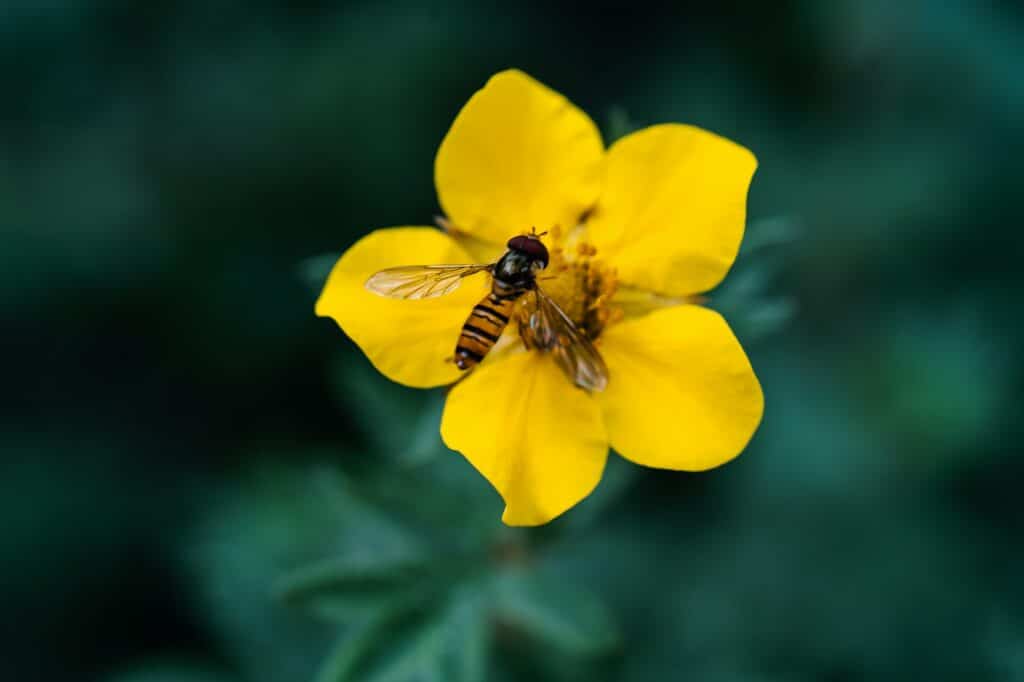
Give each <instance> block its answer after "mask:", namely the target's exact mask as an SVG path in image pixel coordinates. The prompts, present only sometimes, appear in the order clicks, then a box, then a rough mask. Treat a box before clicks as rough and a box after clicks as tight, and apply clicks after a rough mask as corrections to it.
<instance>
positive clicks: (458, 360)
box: [455, 282, 525, 369]
mask: <svg viewBox="0 0 1024 682" xmlns="http://www.w3.org/2000/svg"><path fill="white" fill-rule="evenodd" d="M497 284H498V283H497V282H495V285H497ZM499 291H500V292H501V293H498V292H499ZM523 293H525V290H520V289H513V288H511V287H501V286H495V287H494V290H493V291H492V292H491V293H490V294H488V295H487V296H485V297H484V298H483V299H482V300H481V301H480V302H479V303H477V304H476V305H475V306H473V311H472V312H471V313H470V314H469V317H468V318H467V319H466V323H465V324H464V325H462V332H461V333H460V334H459V342H458V344H457V345H456V346H455V366H456V367H458V368H459V369H470V368H471V367H474V366H476V365H478V364H480V362H481V361H482V360H483V359H484V356H486V355H487V353H488V351H490V350H491V348H493V347H494V344H495V343H497V342H498V339H499V338H500V337H501V333H502V332H503V331H504V330H505V327H506V326H507V325H508V321H509V319H510V318H511V317H512V312H513V309H514V306H515V302H516V299H518V298H519V297H520V296H522V295H523Z"/></svg>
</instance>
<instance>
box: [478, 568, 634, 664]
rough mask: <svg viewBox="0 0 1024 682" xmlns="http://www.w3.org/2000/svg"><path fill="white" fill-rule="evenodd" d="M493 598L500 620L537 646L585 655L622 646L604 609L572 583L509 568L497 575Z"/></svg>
mask: <svg viewBox="0 0 1024 682" xmlns="http://www.w3.org/2000/svg"><path fill="white" fill-rule="evenodd" d="M494 601H495V614H496V617H497V618H498V619H499V622H500V623H501V624H502V625H504V626H508V627H510V628H513V629H514V630H517V631H519V632H521V633H522V634H523V635H525V636H527V637H528V638H529V639H530V640H532V641H533V642H535V644H536V647H535V648H539V649H540V650H544V651H549V652H554V651H557V652H559V653H561V654H563V655H567V656H570V657H578V658H589V657H595V656H600V655H603V654H607V653H610V652H612V651H614V650H615V649H617V648H618V647H619V645H620V641H621V637H620V633H619V630H618V627H617V626H616V624H615V622H614V621H613V619H612V617H611V614H610V613H609V612H608V609H607V608H606V607H605V605H604V604H603V603H602V602H601V601H600V600H599V599H597V598H596V597H595V596H593V595H592V594H590V593H589V592H587V591H586V590H584V589H582V588H580V587H578V586H576V585H571V584H567V583H564V582H561V581H556V580H552V579H549V578H547V577H545V576H542V575H540V574H536V573H525V572H522V571H510V572H506V573H503V574H501V575H500V576H498V577H496V579H495V581H494Z"/></svg>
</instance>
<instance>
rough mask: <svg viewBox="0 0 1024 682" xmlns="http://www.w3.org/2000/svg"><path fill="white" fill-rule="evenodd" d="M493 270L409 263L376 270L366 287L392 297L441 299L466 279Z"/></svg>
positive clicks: (476, 266)
mask: <svg viewBox="0 0 1024 682" xmlns="http://www.w3.org/2000/svg"><path fill="white" fill-rule="evenodd" d="M490 269H491V266H490V265H407V266H403V267H398V268H388V269H387V270H381V271H380V272H376V273H374V274H372V275H370V278H369V279H367V280H366V284H365V286H366V288H367V289H369V290H370V291H372V292H373V293H375V294H377V295H379V296H387V297H389V298H403V299H409V300H418V299H421V298H437V297H438V296H444V295H445V294H450V293H452V292H453V291H455V290H456V289H458V288H459V285H460V284H462V280H463V279H464V278H466V277H469V276H470V275H475V274H476V273H478V272H482V271H484V270H490Z"/></svg>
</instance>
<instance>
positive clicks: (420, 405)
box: [331, 355, 445, 465]
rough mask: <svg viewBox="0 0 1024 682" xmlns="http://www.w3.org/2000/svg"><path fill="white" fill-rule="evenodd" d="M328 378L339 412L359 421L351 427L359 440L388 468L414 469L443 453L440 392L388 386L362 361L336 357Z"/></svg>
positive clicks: (391, 384)
mask: <svg viewBox="0 0 1024 682" xmlns="http://www.w3.org/2000/svg"><path fill="white" fill-rule="evenodd" d="M331 375H332V377H331V378H332V384H333V386H334V389H335V392H336V394H337V397H338V399H339V401H340V402H341V403H342V407H343V408H344V409H345V410H346V411H348V412H350V413H352V414H358V415H359V421H358V422H357V424H356V426H357V427H358V428H359V430H360V432H361V433H362V435H363V436H364V437H365V438H366V440H367V441H368V442H369V444H371V445H372V446H373V447H374V448H375V449H377V450H380V451H381V452H383V453H384V454H386V455H387V456H388V457H389V458H390V459H391V460H392V461H393V462H397V463H400V464H402V465H415V464H418V463H420V462H423V461H426V460H429V459H430V458H431V457H433V456H435V455H436V454H438V453H439V452H442V451H444V449H445V448H444V446H443V445H442V443H441V435H440V422H441V409H442V406H443V404H444V398H443V394H442V393H441V392H440V391H422V390H417V389H411V388H408V387H405V386H401V385H399V384H396V383H393V382H391V381H389V380H388V379H387V378H386V377H384V376H383V375H381V374H379V373H378V372H377V370H375V369H374V368H373V366H372V365H370V363H368V362H367V361H366V359H365V358H363V357H361V356H360V357H359V358H354V357H351V356H347V355H346V356H341V357H339V361H338V362H337V363H335V365H334V366H333V367H332V368H331Z"/></svg>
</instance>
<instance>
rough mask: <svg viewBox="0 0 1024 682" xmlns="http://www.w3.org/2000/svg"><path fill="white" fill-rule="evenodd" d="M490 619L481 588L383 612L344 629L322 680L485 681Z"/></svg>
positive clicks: (319, 678) (327, 663)
mask: <svg viewBox="0 0 1024 682" xmlns="http://www.w3.org/2000/svg"><path fill="white" fill-rule="evenodd" d="M487 642H488V634H487V623H486V621H485V611H484V608H483V602H482V599H481V597H480V593H479V590H478V589H476V588H474V587H472V586H469V585H467V586H464V587H463V588H462V589H460V590H457V591H454V592H453V593H451V595H450V596H449V598H448V599H447V600H435V599H426V600H422V601H419V602H416V603H412V602H410V603H406V604H400V605H397V606H396V607H395V608H393V609H391V610H388V611H384V612H381V614H380V615H379V616H378V617H377V618H374V619H373V620H372V621H370V622H368V624H367V625H366V627H365V628H363V629H362V630H361V631H360V632H358V633H356V634H355V635H351V636H350V635H343V636H342V637H341V638H340V639H339V640H338V643H337V645H336V646H335V648H334V650H333V651H332V652H331V654H330V656H328V658H327V660H326V661H325V663H324V665H323V667H322V668H321V670H320V672H319V674H318V675H317V677H316V682H355V681H359V682H421V681H422V682H427V681H434V680H436V681H437V682H482V681H483V680H484V679H486V668H487Z"/></svg>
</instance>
